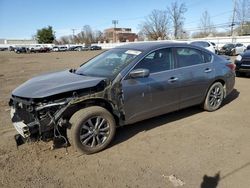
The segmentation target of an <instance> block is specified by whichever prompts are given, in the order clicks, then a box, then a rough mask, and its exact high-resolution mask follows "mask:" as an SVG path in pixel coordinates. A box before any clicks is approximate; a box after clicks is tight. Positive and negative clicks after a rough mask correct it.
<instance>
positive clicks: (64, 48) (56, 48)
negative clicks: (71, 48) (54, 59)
mask: <svg viewBox="0 0 250 188" xmlns="http://www.w3.org/2000/svg"><path fill="white" fill-rule="evenodd" d="M67 50H68V48H67V46H54V47H53V48H52V51H53V52H65V51H67Z"/></svg>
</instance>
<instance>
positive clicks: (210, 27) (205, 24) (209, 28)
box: [200, 11, 216, 37]
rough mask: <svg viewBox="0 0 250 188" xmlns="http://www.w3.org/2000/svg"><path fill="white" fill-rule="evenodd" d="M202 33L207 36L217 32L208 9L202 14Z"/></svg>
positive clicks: (202, 35)
mask: <svg viewBox="0 0 250 188" xmlns="http://www.w3.org/2000/svg"><path fill="white" fill-rule="evenodd" d="M200 29H201V31H200V35H201V37H207V36H208V35H209V34H215V33H216V30H215V27H214V24H213V23H212V21H211V19H210V15H209V13H208V11H205V12H203V13H202V15H201V19H200Z"/></svg>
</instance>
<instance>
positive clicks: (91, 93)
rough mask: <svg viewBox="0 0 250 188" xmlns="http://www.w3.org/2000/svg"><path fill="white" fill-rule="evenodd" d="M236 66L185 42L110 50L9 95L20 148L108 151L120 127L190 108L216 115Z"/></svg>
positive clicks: (231, 80) (23, 85) (139, 44)
mask: <svg viewBox="0 0 250 188" xmlns="http://www.w3.org/2000/svg"><path fill="white" fill-rule="evenodd" d="M234 69H235V66H234V64H231V63H230V62H228V61H227V60H225V59H223V58H221V57H219V56H217V55H216V54H213V53H211V52H209V51H207V50H206V49H203V48H200V47H197V46H192V45H188V44H182V43H166V42H165V43H162V42H156V43H149V42H147V43H137V44H128V45H124V46H121V47H117V48H114V49H111V50H109V51H106V52H103V53H102V54H100V55H98V56H96V57H94V58H93V59H91V60H89V61H88V62H86V63H84V64H83V65H82V66H80V67H79V68H78V69H76V70H73V69H71V70H66V71H62V72H55V73H50V74H44V75H41V76H37V77H35V78H32V79H30V80H28V81H27V82H25V83H24V84H22V85H20V86H19V87H18V88H16V89H15V90H14V91H13V92H12V96H11V99H10V102H9V105H10V106H11V118H12V122H13V124H14V126H15V128H16V130H17V132H18V133H19V134H17V135H15V139H16V141H17V144H18V145H20V144H22V143H24V142H27V141H34V140H43V141H48V140H51V139H53V140H55V139H57V138H63V139H64V140H65V143H66V144H67V145H68V144H69V143H70V144H71V145H73V147H74V148H75V149H76V150H78V151H80V152H82V153H86V154H91V153H95V152H99V151H101V150H102V149H104V148H106V147H107V146H108V145H109V143H110V142H111V140H112V139H113V137H114V135H115V131H116V128H117V127H118V126H122V125H127V124H132V123H135V122H138V121H141V120H145V119H148V118H151V117H155V116H158V115H161V114H165V113H168V112H172V111H177V110H179V109H182V108H186V107H189V106H193V105H200V104H201V106H202V107H203V108H204V109H205V110H207V111H214V110H217V109H218V108H219V107H220V106H221V104H222V101H223V99H224V98H225V97H226V96H227V95H228V94H229V93H230V92H231V91H232V90H233V88H234V83H235V72H234Z"/></svg>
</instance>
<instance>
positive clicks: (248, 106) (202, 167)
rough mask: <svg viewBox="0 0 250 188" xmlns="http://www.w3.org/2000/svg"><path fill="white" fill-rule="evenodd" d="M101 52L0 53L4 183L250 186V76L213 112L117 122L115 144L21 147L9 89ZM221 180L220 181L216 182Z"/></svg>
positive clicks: (0, 173)
mask: <svg viewBox="0 0 250 188" xmlns="http://www.w3.org/2000/svg"><path fill="white" fill-rule="evenodd" d="M96 53H97V52H65V53H47V54H19V55H18V54H15V53H14V52H12V53H11V52H0V68H1V72H0V96H1V98H0V117H1V118H0V136H1V137H0V138H1V140H0V187H94V188H96V187H150V188H152V187H169V188H171V187H175V186H178V185H179V186H180V185H182V184H184V185H183V186H182V187H187V188H198V187H202V188H215V187H220V188H236V187H237V188H238V187H240V188H248V187H249V185H250V124H249V122H250V115H249V114H250V97H249V93H250V83H249V78H237V79H236V85H235V90H234V91H233V93H232V94H231V95H230V96H229V97H228V98H227V99H226V100H225V102H224V105H223V107H222V108H221V109H219V110H218V111H216V112H213V113H209V112H204V111H202V110H201V109H199V108H198V107H192V108H188V109H185V110H181V111H179V112H175V113H171V114H168V115H164V116H160V117H156V118H153V119H150V120H147V121H143V122H140V123H136V124H134V125H130V126H125V127H122V128H120V129H118V132H117V135H116V137H115V140H114V141H113V143H112V146H111V147H109V148H108V149H106V150H104V151H102V152H100V153H98V154H94V155H79V154H78V153H75V152H74V151H73V150H72V148H71V147H69V148H68V154H67V153H66V150H65V148H59V149H56V150H52V151H51V150H50V149H49V148H50V144H51V143H42V142H41V143H32V144H27V145H23V146H20V147H19V149H17V148H16V146H15V142H14V139H13V135H14V134H15V133H16V131H15V130H14V128H13V126H12V124H11V122H10V116H9V110H10V109H9V107H8V100H9V96H10V93H11V91H12V90H13V89H14V88H15V87H17V86H18V85H19V84H21V83H22V82H24V81H25V80H27V79H29V78H31V77H32V76H34V75H37V74H40V73H44V72H48V71H55V70H62V69H66V68H72V67H77V66H79V65H80V64H81V63H82V62H84V61H85V60H87V59H88V58H90V57H92V56H93V55H95V54H96ZM217 183H218V185H217V186H216V184H217Z"/></svg>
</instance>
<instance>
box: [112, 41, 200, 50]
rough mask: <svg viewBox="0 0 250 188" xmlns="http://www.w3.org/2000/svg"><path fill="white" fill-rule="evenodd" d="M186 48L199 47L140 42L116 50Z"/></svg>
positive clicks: (171, 43) (176, 43)
mask: <svg viewBox="0 0 250 188" xmlns="http://www.w3.org/2000/svg"><path fill="white" fill-rule="evenodd" d="M180 46H181V47H185V46H187V47H188V46H192V47H195V48H197V46H194V45H190V44H187V43H185V42H138V43H130V44H125V45H122V46H118V47H116V48H120V49H121V48H125V49H131V50H139V51H150V50H154V49H156V48H162V47H180Z"/></svg>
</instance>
